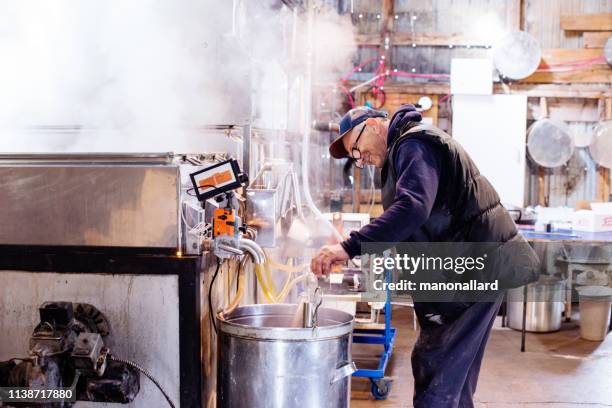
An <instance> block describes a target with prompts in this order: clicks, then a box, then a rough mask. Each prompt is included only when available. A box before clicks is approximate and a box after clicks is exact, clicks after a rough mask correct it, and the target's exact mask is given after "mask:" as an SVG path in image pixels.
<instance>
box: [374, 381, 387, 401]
mask: <svg viewBox="0 0 612 408" xmlns="http://www.w3.org/2000/svg"><path fill="white" fill-rule="evenodd" d="M371 381H372V387H371V388H370V390H371V391H372V396H374V399H377V400H385V399H387V397H388V396H389V391H391V380H389V379H387V378H378V379H372V380H371Z"/></svg>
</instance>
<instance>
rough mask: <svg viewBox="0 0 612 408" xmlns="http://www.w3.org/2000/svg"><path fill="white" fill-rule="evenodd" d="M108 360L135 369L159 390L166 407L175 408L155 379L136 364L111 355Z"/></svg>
mask: <svg viewBox="0 0 612 408" xmlns="http://www.w3.org/2000/svg"><path fill="white" fill-rule="evenodd" d="M110 359H111V361H116V362H118V363H123V364H127V365H128V366H130V367H133V368H135V369H137V370H138V371H140V372H141V373H143V374H144V375H145V376H146V377H147V378H148V379H149V380H151V382H152V383H153V384H155V386H156V387H157V389H159V391H160V392H161V393H162V395H163V396H164V398H165V399H166V401H167V402H168V405H169V406H170V407H171V408H175V406H174V403H173V402H172V400H171V399H170V397H169V396H168V394H166V391H164V389H163V388H162V386H161V384H160V383H159V381H157V379H155V377H153V375H151V373H149V372H148V371H147V370H145V369H144V368H142V367H141V366H139V365H138V364H136V363H135V362H133V361H130V360H125V359H122V358H117V357H115V356H113V355H110Z"/></svg>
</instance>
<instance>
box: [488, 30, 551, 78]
mask: <svg viewBox="0 0 612 408" xmlns="http://www.w3.org/2000/svg"><path fill="white" fill-rule="evenodd" d="M541 58H542V50H541V49H540V45H539V44H538V42H537V41H536V39H535V38H533V37H532V36H531V35H529V34H527V33H526V32H524V31H515V32H512V33H509V34H508V35H506V36H504V38H502V39H501V40H500V41H499V43H498V44H496V45H495V46H494V47H493V63H494V64H495V68H497V70H498V71H499V72H500V74H501V75H502V76H503V77H506V78H509V79H515V80H518V79H523V78H527V77H528V76H530V75H531V74H533V73H534V72H535V71H536V69H538V66H539V65H540V59H541Z"/></svg>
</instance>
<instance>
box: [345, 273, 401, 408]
mask: <svg viewBox="0 0 612 408" xmlns="http://www.w3.org/2000/svg"><path fill="white" fill-rule="evenodd" d="M386 278H387V282H389V281H390V280H391V271H387V276H386ZM396 332H397V330H396V328H395V327H391V294H390V293H389V291H387V300H386V302H385V328H384V329H355V330H353V343H362V344H382V345H383V347H384V351H383V353H382V355H381V356H380V360H379V361H378V367H377V368H376V369H358V370H357V371H355V372H354V373H353V377H362V378H369V379H370V381H371V382H372V388H371V391H372V395H373V396H374V398H376V399H378V400H383V399H386V398H387V396H388V395H389V391H390V389H391V381H390V380H389V379H388V378H385V370H386V368H387V363H388V362H389V359H390V358H391V354H392V353H393V342H394V341H395V334H396Z"/></svg>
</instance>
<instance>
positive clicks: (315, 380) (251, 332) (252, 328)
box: [217, 304, 353, 408]
mask: <svg viewBox="0 0 612 408" xmlns="http://www.w3.org/2000/svg"><path fill="white" fill-rule="evenodd" d="M296 312H297V313H299V311H298V307H297V305H287V304H282V305H281V304H277V305H250V306H243V307H239V308H238V309H236V310H235V311H234V312H233V313H231V314H230V315H228V316H227V317H226V319H225V320H220V321H219V325H220V326H219V337H218V339H219V340H218V345H219V350H218V353H217V358H218V360H217V367H218V375H217V404H218V405H217V406H218V407H222V408H225V407H232V408H243V407H256V406H261V401H266V402H268V403H269V407H270V408H282V407H292V406H305V407H323V406H325V407H331V408H339V407H347V406H348V404H349V398H350V395H349V391H350V385H349V384H350V381H351V377H350V375H348V373H349V372H350V371H351V370H350V369H349V368H348V367H347V368H344V366H345V365H346V364H347V362H348V363H349V364H350V361H351V353H350V347H351V341H350V338H351V332H352V322H353V316H351V315H350V314H348V313H344V312H341V311H339V310H334V309H325V308H321V309H320V310H319V322H318V328H317V329H314V330H313V329H312V328H302V327H296V326H295V325H293V323H294V318H295V315H296ZM301 317H302V315H301V314H299V315H298V319H299V318H301ZM300 326H301V325H300ZM279 355H282V356H284V358H283V359H279V358H278V356H279ZM343 374H346V375H344V376H343ZM334 379H335V380H336V381H334Z"/></svg>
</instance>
